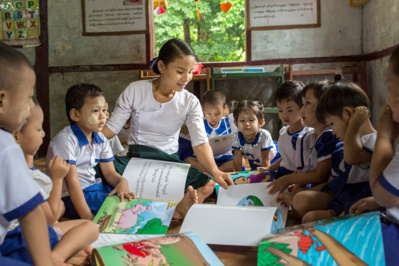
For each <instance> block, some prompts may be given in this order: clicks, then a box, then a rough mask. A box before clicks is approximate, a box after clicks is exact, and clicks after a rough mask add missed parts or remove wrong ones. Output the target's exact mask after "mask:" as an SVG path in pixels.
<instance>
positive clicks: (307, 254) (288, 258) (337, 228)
mask: <svg viewBox="0 0 399 266" xmlns="http://www.w3.org/2000/svg"><path fill="white" fill-rule="evenodd" d="M261 265H262V266H264V265H342V266H348V265H353V266H354V265H379V266H384V265H385V256H384V246H383V242H382V233H381V226H380V213H379V212H371V213H365V214H361V215H347V216H342V217H337V218H333V219H327V220H322V221H318V222H314V223H308V224H304V225H300V226H294V227H290V228H286V229H285V230H284V231H282V232H280V233H277V234H276V235H271V236H269V237H267V238H265V239H263V240H262V241H261V243H260V245H259V249H258V266H261Z"/></svg>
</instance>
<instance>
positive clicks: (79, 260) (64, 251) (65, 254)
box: [2, 103, 99, 264]
mask: <svg viewBox="0 0 399 266" xmlns="http://www.w3.org/2000/svg"><path fill="white" fill-rule="evenodd" d="M42 125H43V111H42V109H41V108H40V106H39V105H38V104H37V103H36V105H35V107H33V108H32V110H31V115H30V117H29V119H28V121H27V122H26V124H25V125H24V126H23V127H22V129H21V130H20V131H18V132H15V133H14V137H15V139H16V141H17V143H19V145H20V146H21V148H22V151H23V152H24V155H25V159H26V162H27V164H28V167H29V168H30V169H31V173H32V177H33V179H34V180H35V182H36V185H37V186H38V189H39V191H40V193H41V195H42V197H43V198H44V200H45V202H43V203H42V204H41V205H40V206H41V207H42V208H43V210H44V213H45V215H46V218H47V223H48V224H49V225H51V226H53V228H54V230H55V232H56V233H57V236H58V239H59V242H58V243H57V245H56V246H55V247H54V248H53V250H52V256H53V257H54V258H57V260H59V262H61V263H63V262H65V261H66V260H67V259H68V258H70V257H71V256H72V255H75V256H73V257H72V258H70V259H68V263H72V264H83V263H85V262H88V261H89V260H90V255H91V247H90V246H88V245H90V244H91V243H92V242H94V241H95V240H97V238H98V233H99V232H98V227H97V225H96V224H95V223H93V222H91V221H87V220H73V221H65V222H60V223H58V222H57V220H58V218H59V217H60V215H61V213H62V211H61V209H62V208H61V207H63V204H62V201H61V190H62V180H63V179H64V177H65V175H66V174H67V173H68V171H69V167H70V166H69V164H68V163H66V162H65V161H64V160H62V159H61V158H60V157H59V156H56V157H54V158H52V159H51V160H50V162H49V173H50V177H51V178H50V177H49V176H47V175H46V174H44V173H42V172H41V171H40V170H38V169H36V168H35V167H34V166H33V157H34V155H35V154H36V151H37V150H38V149H39V147H40V145H41V144H42V142H43V138H44V135H45V133H44V131H43V129H42ZM64 208H65V207H64ZM17 226H18V224H15V228H10V229H9V232H8V234H7V236H6V239H5V241H4V244H5V245H6V246H8V249H2V254H3V255H6V256H10V257H14V258H21V259H22V260H24V261H27V260H26V259H24V258H28V257H29V255H28V251H27V249H26V247H25V244H24V242H23V241H21V242H18V243H16V242H15V241H14V240H13V239H16V238H17V236H18V234H19V233H20V229H19V228H18V227H17ZM84 248H85V249H84ZM81 249H84V250H82V251H81V252H79V253H78V254H76V253H77V252H78V251H79V250H81Z"/></svg>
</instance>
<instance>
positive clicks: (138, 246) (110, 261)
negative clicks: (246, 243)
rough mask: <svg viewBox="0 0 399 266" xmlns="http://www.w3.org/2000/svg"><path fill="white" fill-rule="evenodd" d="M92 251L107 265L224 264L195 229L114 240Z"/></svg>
mask: <svg viewBox="0 0 399 266" xmlns="http://www.w3.org/2000/svg"><path fill="white" fill-rule="evenodd" d="M93 254H94V256H101V260H102V261H103V262H104V264H105V265H154V266H155V265H190V266H207V265H212V266H222V265H223V263H222V262H221V261H220V260H219V259H218V258H217V257H216V255H215V254H214V253H213V251H212V250H211V249H210V248H209V247H208V246H207V245H206V244H205V243H204V241H203V240H201V238H199V237H198V236H196V235H195V234H194V233H193V232H190V233H187V234H173V235H166V236H160V237H156V238H147V239H142V240H138V241H137V240H136V241H131V242H125V243H121V244H113V245H110V246H105V247H100V248H97V249H96V250H95V252H93Z"/></svg>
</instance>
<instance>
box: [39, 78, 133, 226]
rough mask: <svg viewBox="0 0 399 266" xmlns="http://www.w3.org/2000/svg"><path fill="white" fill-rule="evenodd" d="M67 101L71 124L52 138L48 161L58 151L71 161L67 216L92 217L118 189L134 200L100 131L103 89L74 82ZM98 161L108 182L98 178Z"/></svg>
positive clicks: (66, 192)
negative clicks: (95, 167)
mask: <svg viewBox="0 0 399 266" xmlns="http://www.w3.org/2000/svg"><path fill="white" fill-rule="evenodd" d="M65 104H66V111H67V115H68V119H69V121H70V122H71V125H70V126H67V127H66V128H64V129H63V130H61V132H59V133H58V134H57V135H56V136H55V137H54V138H53V140H52V141H51V142H50V145H49V148H48V152H47V164H48V162H49V160H50V159H51V158H53V157H54V156H56V155H59V156H60V157H61V158H63V159H64V160H66V161H67V162H68V163H69V164H71V168H70V170H69V172H68V174H67V176H66V177H65V184H64V186H63V190H62V197H63V198H62V200H63V201H64V203H65V208H66V210H65V214H64V216H66V217H69V218H82V219H88V220H92V219H93V218H94V215H95V214H96V213H97V211H98V210H99V209H100V207H101V205H102V203H103V202H104V200H105V198H106V197H107V196H109V195H112V194H114V193H117V194H118V195H119V197H120V198H121V201H122V200H123V199H124V198H127V199H129V200H131V199H132V197H134V193H132V192H129V186H128V181H127V180H126V179H125V178H123V177H122V176H121V175H120V174H119V173H117V172H116V171H115V167H114V164H113V162H112V161H113V160H114V156H113V153H112V150H111V148H110V146H109V143H108V141H107V139H106V138H105V137H104V135H103V134H102V133H101V132H100V131H101V129H102V128H103V126H104V125H105V122H106V106H105V105H106V101H105V98H104V95H103V91H102V90H101V89H100V88H98V87H97V86H95V85H91V84H79V85H75V86H72V87H71V88H69V89H68V92H67V94H66V98H65ZM98 163H99V164H100V168H101V171H102V173H103V176H104V179H105V181H106V182H107V183H105V182H104V183H103V182H102V181H101V179H100V178H97V179H96V178H95V174H96V171H95V170H94V166H96V165H97V164H98Z"/></svg>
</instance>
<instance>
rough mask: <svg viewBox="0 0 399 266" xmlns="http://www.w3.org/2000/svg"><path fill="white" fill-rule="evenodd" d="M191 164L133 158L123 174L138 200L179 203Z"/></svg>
mask: <svg viewBox="0 0 399 266" xmlns="http://www.w3.org/2000/svg"><path fill="white" fill-rule="evenodd" d="M189 169H190V165H189V164H185V163H175V162H168V161H159V160H150V159H140V158H132V159H130V161H129V163H128V165H127V166H126V168H125V171H124V172H123V175H122V176H123V177H124V178H126V179H127V180H128V181H129V189H130V191H132V192H134V194H135V195H136V198H141V199H152V200H167V201H176V202H179V201H180V200H181V199H182V198H183V196H184V185H185V184H186V178H187V174H188V170H189Z"/></svg>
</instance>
